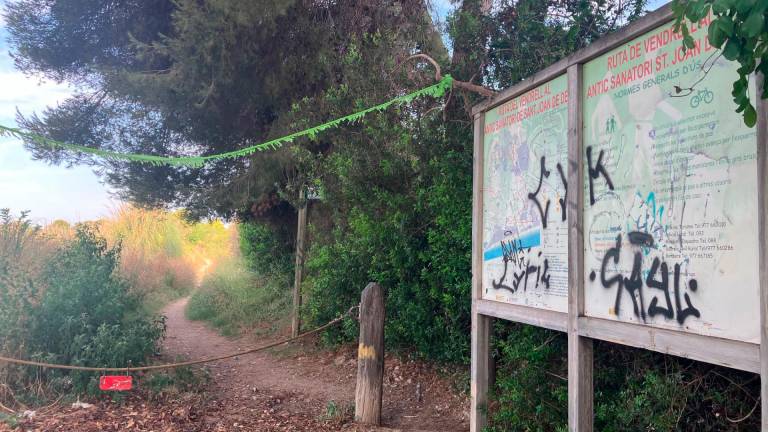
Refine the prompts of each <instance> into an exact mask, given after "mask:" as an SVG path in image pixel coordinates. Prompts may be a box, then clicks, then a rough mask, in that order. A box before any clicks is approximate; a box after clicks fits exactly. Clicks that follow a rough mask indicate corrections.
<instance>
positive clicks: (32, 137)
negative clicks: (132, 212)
mask: <svg viewBox="0 0 768 432" xmlns="http://www.w3.org/2000/svg"><path fill="white" fill-rule="evenodd" d="M453 82H454V80H453V78H452V77H451V76H450V75H445V76H444V77H442V79H441V80H440V82H438V83H436V84H433V85H431V86H428V87H424V88H422V89H420V90H416V91H415V92H412V93H408V94H405V95H402V96H398V97H396V98H394V99H390V100H388V101H386V102H383V103H380V104H378V105H374V106H372V107H370V108H366V109H364V110H362V111H358V112H356V113H353V114H349V115H346V116H344V117H340V118H337V119H335V120H331V121H329V122H325V123H322V124H319V125H317V126H314V127H311V128H309V129H304V130H303V131H300V132H294V133H292V134H290V135H285V136H282V137H280V138H275V139H272V140H269V141H266V142H263V143H261V144H256V145H252V146H249V147H245V148H242V149H239V150H233V151H229V152H225V153H219V154H212V155H207V156H158V155H148V154H138V153H121V152H116V151H111V150H101V149H97V148H93V147H88V146H84V145H80V144H71V143H66V142H63V141H57V140H53V139H50V138H47V137H44V136H42V135H39V134H36V133H32V132H29V131H24V130H21V129H19V128H14V127H9V126H4V125H0V136H10V137H15V138H19V139H22V140H27V141H32V142H34V143H36V144H38V145H41V146H44V147H48V148H51V149H57V148H58V149H64V150H69V151H75V152H80V153H85V154H90V155H93V156H97V157H101V158H104V159H107V160H125V161H130V162H138V163H147V164H150V165H155V166H159V165H169V166H188V167H201V166H203V165H204V164H205V163H206V162H209V161H212V160H223V159H234V158H238V157H242V156H248V155H251V154H254V153H256V152H262V151H266V150H275V149H277V148H279V147H281V146H282V145H283V144H285V143H291V142H293V140H295V139H296V138H300V137H303V136H308V137H309V138H311V139H314V138H315V136H316V135H317V134H318V133H320V132H322V131H324V130H326V129H330V128H333V127H338V126H339V125H341V124H342V123H353V122H356V121H359V120H361V119H362V118H363V117H365V116H366V115H367V114H369V113H371V112H374V111H383V110H385V109H387V108H389V107H390V106H391V105H394V104H405V103H409V102H411V101H413V100H414V99H417V98H419V97H422V96H430V97H432V98H439V97H442V96H443V95H444V94H445V93H446V92H447V91H448V90H450V89H451V87H452V86H453Z"/></svg>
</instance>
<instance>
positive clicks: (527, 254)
mask: <svg viewBox="0 0 768 432" xmlns="http://www.w3.org/2000/svg"><path fill="white" fill-rule="evenodd" d="M567 133H568V83H567V78H566V76H565V75H562V76H560V77H558V78H555V79H554V80H552V81H549V82H548V83H545V84H543V85H541V86H539V87H537V88H534V89H533V90H530V91H528V92H526V93H524V94H522V95H521V96H519V97H517V98H515V99H512V100H510V101H508V102H506V103H504V104H503V105H500V106H498V107H496V108H494V109H492V110H489V111H488V112H486V114H485V124H484V135H483V136H484V143H483V145H484V169H483V172H484V180H483V182H484V183H483V298H485V299H488V300H495V301H501V302H507V303H514V304H520V305H526V306H531V307H538V308H545V309H550V310H555V311H559V312H567V310H568V229H567V224H566V217H567V215H566V190H567V187H566V185H567V175H568V173H567V160H568V141H567Z"/></svg>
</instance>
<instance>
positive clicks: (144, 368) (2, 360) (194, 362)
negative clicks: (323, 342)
mask: <svg viewBox="0 0 768 432" xmlns="http://www.w3.org/2000/svg"><path fill="white" fill-rule="evenodd" d="M359 308H360V305H357V306H352V307H351V308H349V310H348V311H347V312H346V313H345V314H343V315H341V316H340V317H338V318H336V319H333V320H331V321H329V322H328V323H326V324H324V325H322V326H320V327H317V328H315V329H314V330H310V331H308V332H305V333H302V334H300V335H298V336H295V337H290V338H288V339H283V340H281V341H278V342H273V343H270V344H267V345H263V346H259V347H256V348H251V349H248V350H245V351H240V352H237V353H233V354H226V355H222V356H216V357H208V358H204V359H201V360H192V361H186V362H179V363H169V364H162V365H153V366H140V367H124V368H108V367H88V366H73V365H62V364H55V363H45V362H36V361H31V360H20V359H14V358H9V357H3V356H0V363H10V364H17V365H23V366H37V367H41V368H45V369H62V370H74V371H85V372H124V373H130V372H146V371H154V370H164V369H175V368H179V367H185V366H194V365H199V364H205V363H213V362H217V361H220V360H227V359H231V358H235V357H240V356H244V355H248V354H253V353H256V352H259V351H264V350H268V349H270V348H274V347H277V346H280V345H283V344H287V343H291V342H293V341H295V340H298V339H302V338H305V337H307V336H310V335H313V334H316V333H320V332H321V331H323V330H325V329H327V328H330V327H332V326H334V325H336V324H338V323H340V322H342V321H343V320H344V318H347V317H349V316H352V312H353V311H354V310H355V309H359Z"/></svg>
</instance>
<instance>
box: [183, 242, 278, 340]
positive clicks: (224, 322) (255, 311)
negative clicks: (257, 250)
mask: <svg viewBox="0 0 768 432" xmlns="http://www.w3.org/2000/svg"><path fill="white" fill-rule="evenodd" d="M290 292H291V291H290V285H288V284H286V283H284V282H283V281H281V280H280V278H274V277H268V276H262V275H258V274H256V273H255V272H253V271H252V270H249V269H248V268H247V267H246V266H245V264H244V263H243V262H242V259H240V258H235V257H233V258H232V259H229V260H227V261H226V262H223V263H221V264H220V265H219V266H217V267H216V269H215V270H214V271H213V272H212V273H210V274H209V275H207V276H206V277H205V278H204V279H203V282H202V284H201V286H200V289H199V290H197V291H196V292H195V293H194V294H193V295H192V297H191V298H190V300H189V304H188V305H187V317H188V318H189V319H192V320H201V321H208V322H210V323H211V324H212V325H213V326H215V327H216V328H218V329H219V330H220V331H221V332H222V333H223V334H224V335H227V336H235V335H238V334H240V333H243V332H245V331H250V330H256V331H257V332H258V331H269V332H271V331H275V330H278V329H279V328H281V327H282V326H283V325H284V324H286V323H287V322H288V319H289V317H288V313H287V312H288V311H289V307H290V303H291V297H290ZM265 324H266V325H267V326H266V327H265Z"/></svg>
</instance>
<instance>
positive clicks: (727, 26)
mask: <svg viewBox="0 0 768 432" xmlns="http://www.w3.org/2000/svg"><path fill="white" fill-rule="evenodd" d="M713 25H717V26H718V27H720V30H722V31H723V33H725V36H726V37H730V36H733V20H732V19H731V17H728V16H722V17H720V18H718V19H717V20H715V22H714V23H713Z"/></svg>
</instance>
